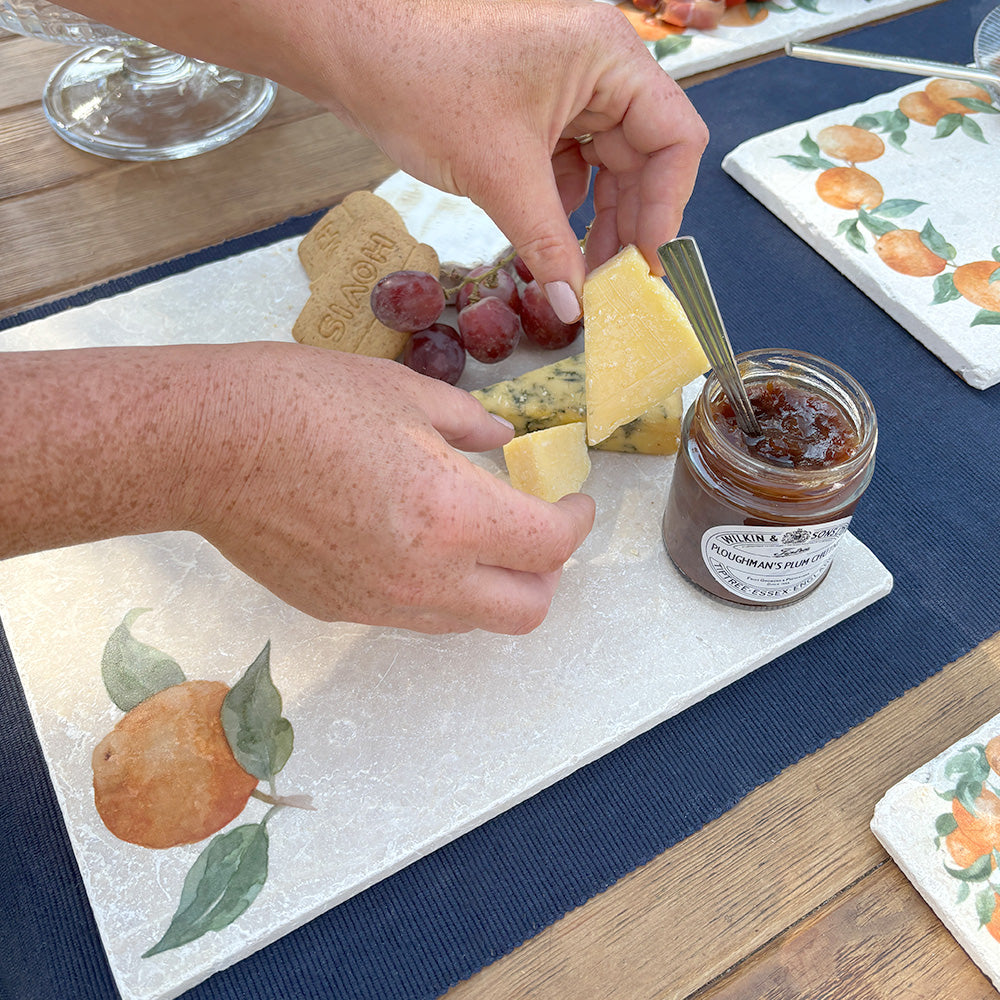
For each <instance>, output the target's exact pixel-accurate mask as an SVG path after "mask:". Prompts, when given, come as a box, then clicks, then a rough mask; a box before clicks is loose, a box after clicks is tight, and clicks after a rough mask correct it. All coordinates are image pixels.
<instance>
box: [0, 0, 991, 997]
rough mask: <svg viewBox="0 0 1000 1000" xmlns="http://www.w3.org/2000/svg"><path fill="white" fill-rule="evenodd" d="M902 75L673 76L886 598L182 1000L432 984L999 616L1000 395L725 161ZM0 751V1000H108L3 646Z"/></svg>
mask: <svg viewBox="0 0 1000 1000" xmlns="http://www.w3.org/2000/svg"><path fill="white" fill-rule="evenodd" d="M826 2H829V3H834V2H836V0H826ZM992 6H993V3H992V2H987V0H948V2H946V3H942V4H940V5H937V6H934V7H930V8H926V9H922V10H919V11H916V12H913V13H910V14H907V15H905V16H903V17H901V18H899V19H897V20H894V21H891V22H888V23H885V24H881V25H875V26H870V27H867V28H863V29H860V30H858V31H856V32H851V33H849V34H847V35H844V36H842V38H841V39H838V43H842V44H844V45H848V46H850V47H852V48H861V49H868V50H871V51H881V52H889V53H893V54H900V55H909V56H915V57H927V58H933V59H938V60H941V61H947V62H968V61H970V60H971V47H972V36H973V33H974V30H975V26H976V25H977V24H978V23H979V21H980V20H981V19H982V17H983V16H985V14H986V13H987V12H988V11H989V10H990V9H991V7H992ZM908 79H909V78H907V77H903V76H898V75H895V74H887V73H880V72H876V71H872V70H859V69H851V68H846V67H834V66H826V65H822V64H817V63H806V62H804V61H798V60H793V59H788V58H786V57H778V58H775V59H772V60H768V61H767V62H764V63H761V64H759V65H756V66H752V67H749V68H745V69H741V70H736V71H733V72H732V73H730V74H727V75H726V76H724V77H721V78H719V79H717V80H713V81H710V82H708V83H704V84H700V85H698V86H696V87H693V88H692V89H691V90H690V91H689V94H690V96H691V98H692V99H693V101H694V102H695V104H696V106H697V107H698V109H699V111H700V112H701V114H702V116H703V117H704V118H705V120H706V122H707V123H708V125H709V127H710V129H711V131H712V142H711V145H710V146H709V149H708V151H707V153H706V156H705V160H704V164H703V168H702V172H701V176H700V178H699V183H698V187H697V189H696V191H695V194H694V196H693V198H692V200H691V202H690V204H689V206H688V210H687V213H686V215H685V221H684V228H683V231H684V232H685V233H689V234H691V235H694V236H696V237H697V238H698V241H699V244H700V246H701V248H702V252H703V254H704V256H705V259H706V263H707V265H708V269H709V273H710V274H711V275H712V276H713V283H714V285H715V290H716V294H717V297H718V299H719V304H720V306H721V308H722V312H723V315H724V316H725V317H726V320H727V325H728V327H729V332H730V336H731V337H732V339H733V342H734V346H735V347H736V349H737V350H746V349H750V348H754V347H762V346H767V347H779V346H781V347H791V348H797V349H801V350H807V351H811V352H813V353H816V354H820V355H822V356H824V357H827V358H829V359H831V360H833V361H835V362H837V363H838V364H840V365H842V366H843V367H845V368H847V369H848V370H849V371H851V372H853V373H855V374H856V375H858V376H859V377H860V378H861V380H862V382H863V383H864V384H865V386H866V388H867V389H868V391H869V392H870V394H871V395H872V398H873V399H874V402H875V406H876V409H877V411H878V416H879V423H880V442H879V457H878V464H877V469H876V474H875V478H874V481H873V483H872V486H871V487H870V489H869V491H868V493H867V494H866V496H865V498H864V500H863V502H862V504H861V506H860V508H859V510H858V514H857V517H856V518H855V521H854V523H853V525H852V531H853V532H854V533H855V534H856V535H857V536H858V537H859V538H860V539H861V540H862V541H863V542H865V544H867V545H868V546H869V547H870V548H871V549H872V550H873V551H874V552H875V553H876V554H877V555H878V556H879V558H880V559H881V560H882V562H883V563H885V565H886V566H887V567H888V568H889V569H890V571H891V572H892V573H893V574H894V576H895V579H896V585H895V588H894V590H893V591H892V593H891V594H890V595H889V596H888V597H886V598H884V599H883V600H881V601H879V602H878V603H876V604H875V605H873V606H871V607H870V608H868V609H866V610H864V611H863V612H861V613H859V614H858V615H855V616H854V617H852V618H851V619H849V620H848V621H846V622H843V623H841V624H840V625H838V626H837V627H835V628H834V629H832V630H831V631H829V632H826V633H824V634H822V635H820V636H818V637H816V638H814V639H812V640H810V641H809V642H808V643H806V644H805V645H804V646H801V647H799V648H798V649H796V650H793V651H792V652H790V653H788V654H786V655H785V656H782V657H781V658H779V659H777V660H775V661H773V662H772V663H769V664H767V665H765V666H764V667H761V668H760V669H759V670H757V671H755V672H754V673H753V674H751V675H749V676H748V677H745V678H743V679H742V680H740V681H738V682H737V683H735V684H732V685H730V686H729V687H727V688H725V689H724V690H722V691H720V692H718V693H717V694H714V695H712V696H711V697H710V698H708V699H706V700H705V701H703V702H700V703H699V704H697V705H695V706H694V707H692V708H690V709H688V710H687V711H685V712H683V713H682V714H681V715H679V716H676V717H675V718H673V719H670V720H668V721H667V722H664V723H663V724H661V725H660V726H658V727H656V728H655V729H653V730H652V731H650V732H648V733H646V734H644V735H642V736H640V737H638V738H636V739H634V740H632V741H631V742H630V743H628V744H626V745H625V746H623V747H621V748H620V749H618V750H616V751H614V752H612V753H610V754H608V755H607V756H605V757H603V758H601V759H600V760H598V761H596V762H594V763H593V764H590V765H589V766H587V767H585V768H583V769H581V770H580V771H577V772H576V773H574V774H572V775H570V776H569V777H568V778H565V779H564V780H562V781H560V782H559V783H558V784H556V785H554V786H553V787H551V788H549V789H546V790H545V791H543V792H540V793H539V794H537V795H535V796H534V797H533V798H531V799H530V800H528V801H527V802H524V803H522V804H520V805H518V806H516V807H514V808H513V809H510V810H508V811H507V812H506V813H504V814H503V815H501V816H499V817H497V818H496V819H493V820H491V821H490V822H488V823H486V824H484V825H483V826H481V827H479V828H477V829H476V830H473V831H472V832H471V833H468V834H466V835H465V836H463V837H461V838H459V839H458V840H456V841H455V842H453V843H451V844H449V845H447V846H446V847H444V848H442V849H440V850H438V851H437V852H435V853H434V854H432V855H430V856H429V857H427V858H425V859H423V860H421V861H419V862H417V863H415V864H413V865H411V866H410V867H408V868H407V869H405V870H404V871H402V872H400V873H398V874H396V875H394V876H392V877H391V878H389V879H386V880H385V881H383V882H381V883H379V884H378V885H376V886H374V887H373V888H371V889H369V890H367V891H366V892H364V893H362V894H360V895H358V896H356V897H354V898H353V899H350V900H348V901H347V902H345V903H343V904H342V905H340V906H339V907H337V908H335V909H334V910H332V911H330V912H329V913H327V914H324V915H323V916H321V917H319V918H317V919H316V920H314V921H312V922H311V923H310V924H308V925H306V926H305V927H302V928H300V929H299V930H297V931H294V932H292V933H291V934H288V935H286V936H285V937H283V938H282V939H281V940H279V941H278V942H276V943H275V944H273V945H271V946H270V947H268V948H265V949H263V950H262V951H260V952H258V953H257V954H255V955H253V956H251V957H250V958H247V959H245V960H244V961H242V962H240V963H238V964H237V965H235V966H233V967H232V968H230V969H227V970H225V971H223V972H220V973H218V974H216V975H215V976H213V977H212V978H211V979H209V980H207V981H206V982H204V983H202V984H201V985H199V986H197V987H195V988H194V989H193V990H190V991H189V992H188V993H186V994H185V995H184V1000H237V998H238V1000H263V998H268V1000H278V998H281V1000H285V998H288V1000H292V998H295V1000H311V998H317V1000H318V998H334V997H335V998H338V1000H431V998H434V997H437V996H439V995H440V994H442V993H443V992H445V991H446V990H447V989H448V988H449V986H450V985H451V984H453V983H454V982H456V981H458V980H460V979H462V978H465V977H467V976H469V975H471V974H472V973H474V972H475V971H476V970H478V969H479V968H481V967H482V966H483V965H486V964H488V963H490V962H491V961H493V960H495V959H496V958H498V957H499V956H501V955H503V954H505V953H506V952H508V951H510V950H511V949H512V948H514V947H515V946H516V945H518V944H519V943H521V942H522V941H524V940H526V939H527V938H529V937H531V936H532V935H534V934H535V933H536V932H537V931H538V930H540V929H541V928H542V927H544V926H546V925H548V924H549V923H551V922H552V921H554V920H556V919H558V917H560V916H561V915H562V914H563V913H565V912H567V911H568V910H570V909H572V908H573V907H575V906H577V905H579V904H581V903H583V902H585V901H586V900H587V899H589V898H590V897H592V896H593V895H595V894H596V893H598V892H600V891H601V890H603V889H605V888H606V887H607V886H609V885H611V884H612V883H614V882H615V881H617V880H618V879H619V878H621V877H622V876H623V875H624V874H626V873H627V872H629V871H631V870H632V869H634V868H635V867H636V866H638V865H641V864H643V863H644V862H646V861H648V860H650V859H651V858H653V857H655V856H656V855H658V854H660V853H661V852H662V851H663V850H665V849H666V848H667V847H669V846H670V845H671V844H673V843H676V842H677V841H678V840H680V839H682V838H683V837H685V836H686V835H688V834H690V833H692V832H694V831H696V830H698V829H699V828H700V827H701V826H703V825H704V824H705V823H706V822H708V821H709V820H711V819H713V818H714V817H716V816H718V815H719V814H721V813H722V812H724V811H725V810H726V809H728V808H730V807H732V806H733V805H734V804H735V803H736V802H737V801H738V800H739V799H740V798H742V797H743V796H744V795H746V794H747V792H749V791H750V790H751V789H753V788H754V787H756V786H757V785H759V784H761V783H763V782H766V781H768V780H769V779H770V778H772V777H773V776H774V775H776V774H777V773H779V772H780V771H781V770H782V769H784V768H785V767H787V766H788V765H789V764H791V763H793V762H794V761H796V760H798V759H799V758H801V757H802V756H804V755H805V754H807V753H810V752H811V751H813V750H815V749H817V748H819V747H821V746H822V745H823V744H824V743H826V742H828V741H829V740H831V739H833V738H835V737H836V736H839V735H841V734H843V733H845V732H847V731H848V730H849V729H851V728H852V727H853V726H855V725H857V724H858V723H859V722H861V721H862V720H864V719H865V718H867V717H869V716H870V715H872V714H873V713H874V712H876V711H878V710H879V709H880V708H882V707H883V706H885V705H886V704H887V703H888V702H889V701H891V700H892V699H893V698H896V697H898V696H899V695H901V694H902V693H904V692H905V691H906V690H907V689H909V688H911V687H913V686H914V685H916V684H918V683H920V682H921V681H922V680H924V679H926V678H927V677H928V676H930V675H931V674H933V673H935V672H936V671H937V670H939V669H940V668H941V667H942V666H944V665H945V664H946V663H949V662H951V661H952V660H954V659H956V658H957V657H959V656H961V655H962V654H964V653H965V652H967V651H968V650H969V649H971V648H973V647H974V646H976V645H977V644H978V643H979V642H981V641H982V640H983V639H985V638H987V637H988V636H990V635H992V634H993V633H994V632H996V631H997V630H998V629H1000V586H998V584H1000V574H998V571H997V563H998V559H997V557H998V554H1000V544H998V539H1000V503H998V496H1000V387H995V388H994V389H991V390H987V391H985V392H981V391H978V390H974V389H971V388H969V387H968V386H966V385H965V384H964V383H963V382H961V380H960V379H959V378H958V377H957V376H956V375H954V374H953V373H952V372H950V371H948V370H947V369H946V368H945V367H944V366H943V365H942V364H941V363H940V362H939V361H938V360H937V359H936V358H935V357H934V356H933V355H932V354H930V353H929V352H928V351H927V350H926V349H925V348H923V347H922V346H921V345H920V344H919V343H917V342H916V341H915V340H914V339H913V338H911V337H910V336H909V335H908V334H907V333H906V331H905V330H903V329H902V328H900V327H899V326H898V325H897V324H896V323H895V321H893V320H892V319H891V318H889V317H888V316H887V315H886V314H885V313H884V312H882V311H881V310H880V309H879V308H878V307H877V306H876V305H874V304H873V303H872V302H871V301H870V300H869V299H868V298H867V297H866V296H865V295H863V294H862V293H861V292H860V291H858V290H857V289H856V288H855V286H854V285H853V284H851V283H850V282H848V281H847V280H846V279H844V278H843V277H842V276H841V275H840V274H839V273H838V272H837V271H836V270H835V269H834V268H832V267H831V266H830V265H829V264H827V263H826V261H825V260H824V259H823V258H821V257H820V256H819V255H818V254H816V253H815V252H814V251H812V250H811V249H810V248H809V247H808V246H806V244H805V243H803V242H802V241H801V240H800V239H799V238H798V237H797V236H795V235H794V234H793V233H792V232H791V231H790V230H789V229H787V228H786V227H785V226H784V225H783V224H781V223H780V222H778V221H777V220H776V219H775V218H774V217H773V216H772V215H771V214H770V213H769V212H768V211H767V210H766V209H764V208H763V207H762V206H761V205H760V204H759V203H758V202H757V201H756V200H755V199H753V198H752V197H751V196H750V195H748V194H747V193H746V192H745V191H744V190H743V189H742V188H741V187H740V186H739V185H737V184H736V183H735V182H734V181H732V180H731V179H730V178H729V177H727V176H726V175H725V174H724V173H723V172H722V170H721V168H720V166H719V164H720V162H721V160H722V157H723V156H724V155H725V153H727V152H728V151H729V150H730V149H732V148H733V147H734V146H736V145H737V144H739V143H740V142H742V141H743V140H744V139H747V138H750V137H751V136H754V135H757V134H759V133H761V132H765V131H768V130H770V129H773V128H777V127H779V126H781V125H785V124H788V123H789V122H792V121H798V120H802V119H805V118H809V117H811V116H813V115H815V114H819V113H820V112H823V111H827V110H830V109H832V108H835V107H840V106H843V105H845V104H850V103H854V102H856V101H861V100H865V99H867V98H869V97H871V96H873V95H875V94H877V93H881V92H885V91H888V90H892V89H893V88H895V87H898V86H900V85H902V84H903V83H905V82H907V80H908ZM587 213H588V209H584V210H582V211H581V212H580V213H578V214H577V217H576V219H575V222H576V223H577V225H578V227H582V225H584V224H585V223H586V221H587V219H588V214H587ZM314 218H315V217H308V218H303V219H295V220H290V221H289V222H288V223H286V224H284V225H283V226H281V227H278V228H276V229H274V230H271V231H268V232H266V233H263V234H257V235H256V236H254V237H250V238H247V239H245V240H240V241H233V242H232V243H230V244H225V245H224V246H222V247H218V248H211V249H209V250H206V251H202V252H200V253H199V254H195V255H192V256H191V257H189V258H184V259H183V260H181V261H178V262H174V263H173V264H169V265H165V266H163V267H161V268H154V269H152V270H151V271H149V272H144V273H143V274H140V275H137V276H133V277H131V278H129V279H123V280H122V281H119V282H115V283H111V284H110V285H108V286H102V287H101V288H99V289H95V290H93V291H91V292H87V293H83V294H81V295H79V296H75V297H74V298H73V299H71V300H67V301H66V302H62V303H57V304H54V305H52V306H47V307H44V308H43V309H40V310H36V311H33V312H31V313H27V314H22V315H21V316H18V317H13V318H8V319H7V320H4V321H0V330H2V329H4V328H7V327H11V326H13V325H17V324H19V323H21V322H24V321H26V320H27V319H32V318H36V317H38V316H41V315H47V314H48V313H50V312H52V311H55V310H57V309H61V308H65V307H67V306H71V305H75V304H80V303H82V302H85V301H90V300H92V299H94V298H96V297H99V296H102V295H108V294H117V293H118V292H120V291H123V290H125V289H127V288H128V287H132V285H133V284H135V283H136V282H140V281H144V280H152V279H154V278H158V277H161V276H162V275H164V274H166V273H171V272H172V271H176V270H181V269H184V268H187V267H192V266H196V265H198V264H201V263H204V262H206V261H207V260H210V259H213V258H216V257H219V256H225V255H229V254H232V253H241V252H243V251H245V250H247V249H250V248H251V247H252V246H255V245H259V244H262V243H265V242H271V241H273V240H275V239H280V238H283V237H286V236H291V235H295V234H297V233H300V232H304V231H305V230H306V229H307V228H308V226H309V225H310V224H311V223H312V221H314ZM996 242H997V243H1000V220H998V233H997V240H996ZM997 336H998V337H1000V331H998V333H997ZM0 638H2V637H0ZM512 669H515V668H513V667H512ZM997 711H998V712H1000V705H998V706H997ZM719 734H725V739H724V740H723V739H720V738H719ZM0 741H2V743H0V745H2V749H3V760H4V767H3V768H2V769H0V802H2V807H0V914H2V916H0V1000H110V998H113V997H115V996H116V995H117V994H116V990H115V987H114V983H113V980H112V977H111V975H110V972H109V970H108V967H107V964H106V961H105V959H104V956H103V952H102V950H101V945H100V942H99V939H98V935H97V930H96V926H95V924H94V921H93V918H92V916H91V913H90V908H89V904H88V902H87V897H86V892H85V890H84V887H83V884H82V882H81V880H80V877H79V874H78V871H77V868H76V863H75V860H74V858H73V854H72V850H71V848H70V845H69V841H68V838H67V836H66V833H65V829H64V825H63V820H62V815H61V812H60V810H59V806H58V803H57V802H56V799H55V795H54V793H53V791H52V787H51V784H50V782H49V780H48V775H47V772H46V768H45V764H44V761H43V758H42V754H41V750H40V748H39V745H38V741H37V738H36V735H35V732H34V729H33V727H32V724H31V721H30V717H29V715H28V711H27V708H26V706H25V703H24V698H23V693H22V691H21V687H20V682H19V679H18V676H17V672H16V669H15V667H14V664H13V662H12V659H11V655H10V650H9V648H8V647H7V644H6V641H5V640H4V641H2V642H0ZM734 846H735V845H734ZM179 960H180V959H179Z"/></svg>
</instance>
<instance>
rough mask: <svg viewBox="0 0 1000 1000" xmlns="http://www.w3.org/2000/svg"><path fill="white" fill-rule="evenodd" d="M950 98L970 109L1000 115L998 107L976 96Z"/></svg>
mask: <svg viewBox="0 0 1000 1000" xmlns="http://www.w3.org/2000/svg"><path fill="white" fill-rule="evenodd" d="M952 100H953V101H955V102H956V103H957V104H961V105H962V107H963V108H968V109H969V110H970V111H978V112H981V113H982V114H987V115H1000V108H996V107H994V106H993V105H992V104H990V103H989V102H988V101H981V100H979V98H978V97H953V98H952Z"/></svg>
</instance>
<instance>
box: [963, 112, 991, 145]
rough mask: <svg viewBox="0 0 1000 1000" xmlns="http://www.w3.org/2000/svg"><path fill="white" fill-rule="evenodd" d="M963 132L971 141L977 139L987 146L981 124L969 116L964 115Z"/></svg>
mask: <svg viewBox="0 0 1000 1000" xmlns="http://www.w3.org/2000/svg"><path fill="white" fill-rule="evenodd" d="M962 131H963V132H964V133H965V134H966V135H967V136H969V138H970V139H975V140H976V142H981V143H983V144H986V136H984V135H983V130H982V129H981V128H980V127H979V123H978V122H974V121H973V120H972V119H971V118H970V117H969V116H968V115H962Z"/></svg>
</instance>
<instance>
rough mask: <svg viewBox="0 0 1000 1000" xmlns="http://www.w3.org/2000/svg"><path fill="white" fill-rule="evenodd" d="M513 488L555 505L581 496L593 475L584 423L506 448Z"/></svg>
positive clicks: (530, 437) (532, 436)
mask: <svg viewBox="0 0 1000 1000" xmlns="http://www.w3.org/2000/svg"><path fill="white" fill-rule="evenodd" d="M503 457H504V461H506V463H507V472H508V474H509V475H510V483H511V486H513V487H515V489H519V490H523V491H524V492H525V493H532V494H534V495H535V496H536V497H541V499H542V500H549V501H551V502H553V503H554V502H555V501H556V500H558V499H559V498H560V497H564V496H566V495H567V494H569V493H579V492H580V487H581V486H583V484H584V482H586V479H587V476H589V475H590V454H589V452H588V451H587V439H586V432H585V427H584V425H583V424H582V423H580V422H577V423H573V424H561V425H559V426H558V427H546V428H545V429H544V430H540V431H532V432H531V433H530V434H523V435H521V437H516V438H514V440H513V441H511V442H509V443H508V444H505V445H504V448H503Z"/></svg>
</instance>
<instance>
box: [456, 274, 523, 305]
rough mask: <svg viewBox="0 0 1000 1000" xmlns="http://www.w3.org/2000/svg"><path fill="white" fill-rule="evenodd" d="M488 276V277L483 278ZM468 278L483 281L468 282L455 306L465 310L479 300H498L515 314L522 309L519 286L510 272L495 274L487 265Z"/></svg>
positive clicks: (462, 288)
mask: <svg viewBox="0 0 1000 1000" xmlns="http://www.w3.org/2000/svg"><path fill="white" fill-rule="evenodd" d="M483 275H487V277H483ZM467 278H473V279H481V280H473V281H467V282H466V284H464V285H462V287H461V288H460V289H459V290H458V298H457V300H456V301H455V305H456V306H457V308H459V309H464V308H465V307H466V306H467V305H471V304H472V303H473V302H478V301H479V299H486V298H491V297H492V298H498V299H500V300H501V301H502V302H505V303H506V304H507V305H508V306H510V308H511V309H513V310H514V312H517V311H518V309H519V307H520V302H519V296H518V294H517V284H516V283H515V281H514V279H513V278H512V277H511V275H510V272H509V271H505V270H503V269H502V268H501V269H500V270H497V271H495V272H494V270H493V268H492V267H487V266H486V265H485V264H483V265H481V266H480V267H474V268H473V269H472V270H471V271H470V272H469V273H468V275H467Z"/></svg>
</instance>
